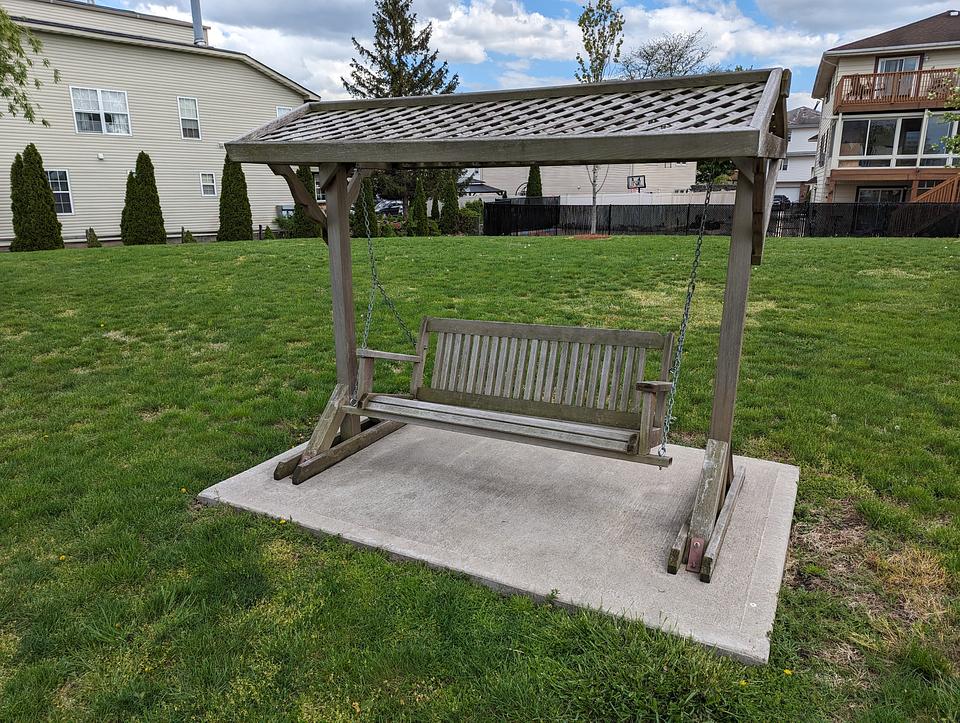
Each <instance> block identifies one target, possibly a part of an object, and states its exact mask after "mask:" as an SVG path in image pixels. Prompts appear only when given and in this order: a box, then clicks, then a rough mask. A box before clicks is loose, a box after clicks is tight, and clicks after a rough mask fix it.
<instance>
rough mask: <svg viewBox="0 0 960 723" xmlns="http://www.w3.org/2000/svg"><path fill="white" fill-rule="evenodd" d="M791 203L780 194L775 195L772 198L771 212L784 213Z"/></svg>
mask: <svg viewBox="0 0 960 723" xmlns="http://www.w3.org/2000/svg"><path fill="white" fill-rule="evenodd" d="M792 203H793V202H792V201H791V200H790V199H789V198H787V197H786V196H784V195H782V194H779V193H778V194H777V195H775V196H774V197H773V210H774V211H785V210H786V209H788V208H790V206H791V205H792Z"/></svg>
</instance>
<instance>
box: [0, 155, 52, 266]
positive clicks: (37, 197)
mask: <svg viewBox="0 0 960 723" xmlns="http://www.w3.org/2000/svg"><path fill="white" fill-rule="evenodd" d="M20 158H21V159H22V160H21V163H20V164H18V163H17V160H16V159H14V166H13V168H11V173H10V177H11V181H13V180H14V176H17V177H18V178H17V187H16V188H11V191H10V196H11V200H12V202H13V205H14V206H15V207H16V209H17V210H15V211H14V215H15V218H16V220H15V226H14V229H15V231H14V233H15V234H16V238H15V239H14V241H13V243H12V244H10V250H11V251H39V250H43V249H62V248H63V230H62V227H61V226H60V220H59V219H58V218H57V208H56V205H55V203H54V200H53V190H52V189H51V188H50V182H49V181H48V180H47V173H46V171H44V170H43V158H41V156H40V151H38V150H37V147H36V146H35V145H33V143H31V144H29V145H28V146H27V147H26V148H25V149H24V150H23V155H22V156H21V157H20Z"/></svg>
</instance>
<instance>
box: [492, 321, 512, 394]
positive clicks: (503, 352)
mask: <svg viewBox="0 0 960 723" xmlns="http://www.w3.org/2000/svg"><path fill="white" fill-rule="evenodd" d="M497 339H498V340H499V347H500V348H499V351H498V352H497V366H496V372H495V373H494V377H493V391H492V392H491V393H492V394H493V396H495V397H501V396H506V395H505V394H504V393H503V379H504V377H505V376H506V367H507V348H508V347H509V346H510V340H509V339H507V337H505V336H499V337H497Z"/></svg>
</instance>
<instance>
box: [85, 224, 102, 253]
mask: <svg viewBox="0 0 960 723" xmlns="http://www.w3.org/2000/svg"><path fill="white" fill-rule="evenodd" d="M83 235H84V237H85V238H86V239H87V248H88V249H98V248H100V247H101V246H103V244H102V243H100V239H99V238H98V237H97V232H96V231H94V230H93V227H92V226H91V227H90V228H88V229H87V230H86V231H85V232H84V234H83Z"/></svg>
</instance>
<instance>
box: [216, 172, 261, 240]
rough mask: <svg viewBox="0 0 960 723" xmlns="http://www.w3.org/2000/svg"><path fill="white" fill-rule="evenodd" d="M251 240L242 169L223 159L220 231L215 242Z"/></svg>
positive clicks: (250, 215)
mask: <svg viewBox="0 0 960 723" xmlns="http://www.w3.org/2000/svg"><path fill="white" fill-rule="evenodd" d="M252 238H253V214H252V213H251V212H250V199H249V198H248V197H247V177H246V176H245V175H244V173H243V167H242V166H241V165H240V164H239V163H237V162H236V161H231V160H230V159H229V158H225V159H224V161H223V174H222V175H221V176H220V229H219V230H218V231H217V241H249V240H250V239H252Z"/></svg>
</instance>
